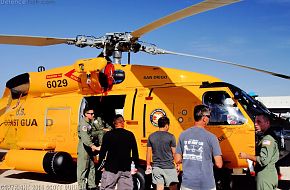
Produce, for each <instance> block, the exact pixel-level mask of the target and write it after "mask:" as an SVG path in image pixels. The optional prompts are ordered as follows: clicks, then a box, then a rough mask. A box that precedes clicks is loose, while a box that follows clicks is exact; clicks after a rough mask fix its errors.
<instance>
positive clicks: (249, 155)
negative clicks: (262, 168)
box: [239, 152, 257, 162]
mask: <svg viewBox="0 0 290 190" xmlns="http://www.w3.org/2000/svg"><path fill="white" fill-rule="evenodd" d="M239 158H241V159H249V160H252V161H254V162H256V161H257V157H256V156H255V155H251V154H247V153H245V152H240V154H239Z"/></svg>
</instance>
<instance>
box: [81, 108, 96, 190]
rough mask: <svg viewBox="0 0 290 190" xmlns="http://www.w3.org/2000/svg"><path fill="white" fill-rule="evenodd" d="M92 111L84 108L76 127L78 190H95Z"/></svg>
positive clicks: (94, 148)
mask: <svg viewBox="0 0 290 190" xmlns="http://www.w3.org/2000/svg"><path fill="white" fill-rule="evenodd" d="M94 114H95V113H94V110H93V109H91V108H87V107H86V108H85V109H84V111H83V116H84V117H83V118H82V119H81V120H80V122H79V126H78V137H79V144H78V160H77V180H78V187H79V189H80V190H83V189H91V190H93V189H97V185H96V179H95V178H96V174H95V165H94V152H96V151H99V150H100V147H97V146H96V145H95V144H94V143H93V139H94V134H95V133H96V130H97V129H96V127H95V126H94V125H93V121H94Z"/></svg>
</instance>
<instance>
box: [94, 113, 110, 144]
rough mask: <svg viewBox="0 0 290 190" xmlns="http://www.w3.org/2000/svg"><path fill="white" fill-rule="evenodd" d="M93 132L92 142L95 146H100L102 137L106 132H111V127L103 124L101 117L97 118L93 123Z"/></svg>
mask: <svg viewBox="0 0 290 190" xmlns="http://www.w3.org/2000/svg"><path fill="white" fill-rule="evenodd" d="M93 126H94V127H95V130H92V136H93V142H94V143H95V145H96V146H101V145H102V142H103V136H104V134H105V133H106V130H111V129H112V127H111V126H110V125H109V124H107V123H105V121H104V120H103V119H102V118H101V117H97V118H96V119H95V121H94V122H93Z"/></svg>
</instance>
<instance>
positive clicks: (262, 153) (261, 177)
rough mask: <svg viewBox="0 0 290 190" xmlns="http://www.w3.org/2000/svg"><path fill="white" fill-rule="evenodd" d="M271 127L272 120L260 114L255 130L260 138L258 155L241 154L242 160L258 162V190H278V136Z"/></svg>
mask: <svg viewBox="0 0 290 190" xmlns="http://www.w3.org/2000/svg"><path fill="white" fill-rule="evenodd" d="M270 126H271V122H270V118H269V117H268V116H267V115H265V114H258V115H257V116H256V118H255V129H256V133H257V136H260V138H259V140H258V143H257V149H256V155H251V154H247V153H245V152H240V154H239V157H240V158H241V159H249V160H252V161H254V162H256V166H255V172H256V180H257V183H256V186H257V190H268V189H276V188H277V186H278V174H277V170H276V167H275V164H276V162H277V161H278V160H279V148H278V141H277V140H276V136H275V134H274V133H273V131H272V130H271V127H270Z"/></svg>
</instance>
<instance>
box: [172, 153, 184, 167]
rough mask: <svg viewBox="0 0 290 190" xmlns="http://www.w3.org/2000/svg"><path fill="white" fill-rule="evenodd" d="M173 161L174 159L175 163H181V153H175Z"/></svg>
mask: <svg viewBox="0 0 290 190" xmlns="http://www.w3.org/2000/svg"><path fill="white" fill-rule="evenodd" d="M174 161H175V163H176V165H179V164H181V163H182V156H181V154H179V153H176V154H175V155H174Z"/></svg>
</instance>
